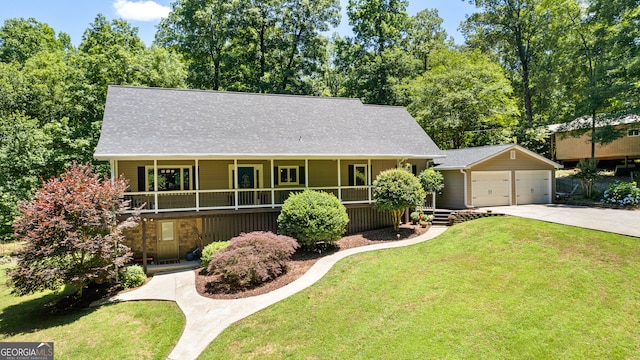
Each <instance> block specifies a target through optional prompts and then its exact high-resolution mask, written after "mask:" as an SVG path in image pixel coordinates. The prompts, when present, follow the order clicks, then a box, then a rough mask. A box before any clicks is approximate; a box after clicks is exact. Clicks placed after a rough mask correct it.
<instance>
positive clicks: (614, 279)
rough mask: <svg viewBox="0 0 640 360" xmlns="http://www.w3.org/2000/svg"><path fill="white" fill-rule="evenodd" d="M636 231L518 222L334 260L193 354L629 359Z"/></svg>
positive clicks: (639, 348) (637, 354)
mask: <svg viewBox="0 0 640 360" xmlns="http://www.w3.org/2000/svg"><path fill="white" fill-rule="evenodd" d="M638 240H639V239H637V238H631V237H625V236H619V235H615V234H609V233H604V232H597V231H591V230H586V229H579V228H574V227H569V226H563V225H557V224H549V223H544V222H538V221H534V220H527V219H520V218H497V217H495V218H485V219H480V220H475V221H472V222H467V223H463V224H460V225H456V226H455V227H452V228H451V229H449V230H448V231H447V232H446V233H445V234H443V235H442V236H440V237H438V238H436V239H433V240H431V241H429V242H426V243H422V244H419V245H416V246H411V247H408V248H401V249H394V250H385V251H380V252H371V253H363V254H359V255H356V256H353V257H349V258H347V259H345V260H343V261H341V262H339V263H338V264H337V265H336V266H335V267H334V268H333V269H332V270H331V271H330V273H329V274H328V275H327V276H326V277H324V278H323V279H322V280H321V281H320V282H319V283H317V284H316V285H314V286H312V287H311V288H309V289H307V290H305V291H303V292H301V293H298V294H296V295H294V296H292V297H291V298H289V299H286V300H284V301H282V302H279V303H277V304H275V305H273V306H271V307H269V308H267V309H265V310H264V311H261V312H259V313H257V314H255V315H253V316H251V317H248V318H246V319H244V320H242V321H240V322H238V323H236V324H234V325H232V326H231V327H230V328H228V329H227V330H225V331H224V332H223V333H222V334H221V335H220V336H219V337H218V338H217V339H216V340H214V342H212V343H211V344H210V346H209V347H208V348H207V350H206V351H205V352H204V353H203V354H202V355H201V358H203V359H213V358H215V359H229V358H241V359H252V358H254V359H281V358H294V359H351V358H353V359H369V358H387V359H395V358H402V359H425V358H431V359H442V358H454V359H481V358H490V359H495V358H507V359H508V358H519V359H520V358H525V359H547V358H562V359H584V358H591V359H597V358H607V359H626V358H640V326H638V323H639V321H640V262H639V261H638V258H639V256H640V243H639V241H638Z"/></svg>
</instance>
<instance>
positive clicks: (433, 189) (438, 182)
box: [418, 168, 444, 194]
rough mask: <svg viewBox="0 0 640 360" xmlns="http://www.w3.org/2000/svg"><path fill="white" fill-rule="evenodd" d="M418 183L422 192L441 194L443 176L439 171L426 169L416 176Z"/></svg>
mask: <svg viewBox="0 0 640 360" xmlns="http://www.w3.org/2000/svg"><path fill="white" fill-rule="evenodd" d="M418 179H420V183H421V184H422V188H423V189H424V191H426V192H429V193H438V194H440V193H442V189H444V176H442V173H441V172H440V171H436V170H433V168H429V169H426V170H424V171H422V172H421V173H420V174H419V175H418Z"/></svg>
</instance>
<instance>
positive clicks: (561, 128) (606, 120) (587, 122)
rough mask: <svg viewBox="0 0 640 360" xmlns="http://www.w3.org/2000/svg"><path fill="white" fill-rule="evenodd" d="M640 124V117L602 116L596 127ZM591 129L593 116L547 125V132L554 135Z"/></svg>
mask: <svg viewBox="0 0 640 360" xmlns="http://www.w3.org/2000/svg"><path fill="white" fill-rule="evenodd" d="M634 123H640V115H638V114H625V115H623V116H615V115H614V114H600V115H599V116H596V127H602V126H606V125H612V126H614V125H626V124H634ZM584 128H591V116H583V117H579V118H577V119H574V120H572V121H570V122H568V123H563V124H552V125H547V130H549V131H551V132H552V133H557V132H565V131H571V130H577V129H584Z"/></svg>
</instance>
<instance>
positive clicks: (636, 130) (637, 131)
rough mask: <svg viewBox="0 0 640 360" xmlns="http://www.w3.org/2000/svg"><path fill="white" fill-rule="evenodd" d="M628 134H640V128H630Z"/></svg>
mask: <svg viewBox="0 0 640 360" xmlns="http://www.w3.org/2000/svg"><path fill="white" fill-rule="evenodd" d="M628 135H629V136H640V130H638V129H632V130H629V134H628Z"/></svg>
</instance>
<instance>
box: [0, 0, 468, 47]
mask: <svg viewBox="0 0 640 360" xmlns="http://www.w3.org/2000/svg"><path fill="white" fill-rule="evenodd" d="M171 2H172V0H0V22H1V23H4V21H5V20H6V19H10V18H20V17H22V18H31V17H33V18H35V19H36V20H37V21H39V22H44V23H47V24H49V26H51V27H52V28H53V29H54V30H55V31H56V32H61V31H63V32H65V33H67V34H69V36H71V42H72V43H73V45H75V46H77V45H78V44H80V42H81V41H82V34H83V33H84V31H85V30H86V29H87V28H88V27H89V25H90V24H91V23H92V22H93V20H94V19H95V17H96V15H97V14H98V13H102V14H103V15H104V16H106V17H107V19H109V20H112V19H117V18H122V19H125V20H127V21H128V22H129V23H130V24H131V25H133V26H135V27H137V28H138V35H139V36H140V39H142V41H143V42H144V43H145V44H146V45H151V43H152V42H153V39H154V36H155V33H156V25H157V24H158V22H159V21H160V19H161V18H162V17H165V16H166V15H167V14H168V13H169V11H170V4H171ZM340 2H341V7H342V23H341V24H340V26H339V27H338V28H336V29H334V31H337V32H338V33H340V34H342V35H350V34H351V29H350V26H349V21H348V19H347V15H346V7H347V2H348V0H340ZM426 8H429V9H433V8H436V9H438V12H439V15H440V17H441V18H442V19H443V27H444V29H445V30H446V31H447V34H448V35H449V36H453V38H454V39H455V41H456V43H457V44H462V43H463V42H464V38H463V37H462V35H461V34H460V33H459V32H458V30H457V29H458V27H459V25H460V22H461V21H463V20H464V19H465V16H467V15H470V14H471V13H472V12H474V10H475V7H474V6H473V5H470V4H469V3H468V2H467V1H463V0H409V7H408V8H407V11H408V12H409V14H410V15H415V13H417V12H418V11H420V10H423V9H426Z"/></svg>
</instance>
